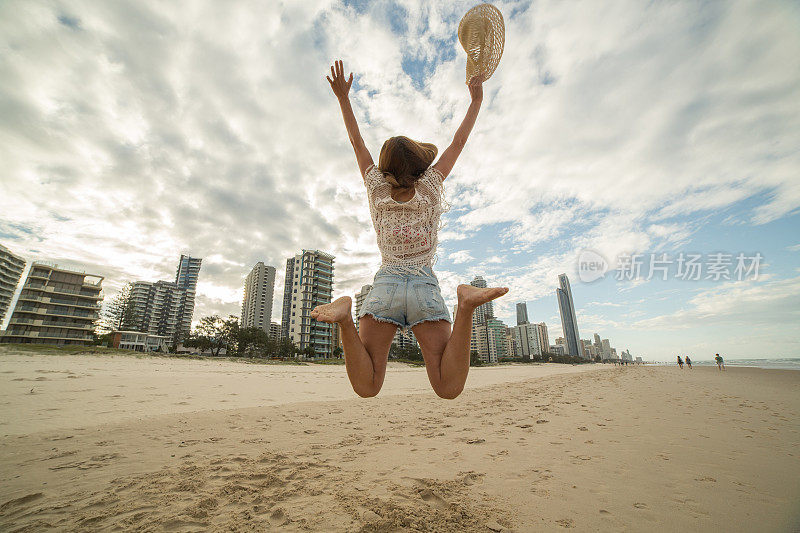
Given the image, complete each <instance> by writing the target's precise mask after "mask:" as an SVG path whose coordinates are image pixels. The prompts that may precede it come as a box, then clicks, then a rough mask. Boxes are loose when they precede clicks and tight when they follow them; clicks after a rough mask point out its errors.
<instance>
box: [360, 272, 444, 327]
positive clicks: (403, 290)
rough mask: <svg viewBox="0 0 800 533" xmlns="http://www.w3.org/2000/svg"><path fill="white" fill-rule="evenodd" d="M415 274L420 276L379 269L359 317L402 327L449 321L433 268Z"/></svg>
mask: <svg viewBox="0 0 800 533" xmlns="http://www.w3.org/2000/svg"><path fill="white" fill-rule="evenodd" d="M418 274H422V275H417V274H412V273H410V272H405V273H403V272H402V271H398V270H396V269H393V268H392V267H381V268H380V269H378V272H377V273H376V274H375V279H374V280H373V283H372V290H370V292H369V295H368V296H367V298H366V300H364V303H363V304H362V306H361V311H360V312H359V313H358V318H361V317H362V316H364V315H371V316H372V317H373V318H374V319H375V320H377V321H379V322H391V323H392V324H395V325H397V326H400V327H402V328H410V327H412V326H416V325H417V324H419V323H420V322H425V321H429V320H447V321H448V322H452V320H450V313H449V312H448V310H447V305H446V304H445V303H444V298H442V292H441V290H440V289H439V280H438V279H437V278H436V274H434V273H433V269H432V268H431V267H427V266H425V267H421V269H420V271H419V273H418Z"/></svg>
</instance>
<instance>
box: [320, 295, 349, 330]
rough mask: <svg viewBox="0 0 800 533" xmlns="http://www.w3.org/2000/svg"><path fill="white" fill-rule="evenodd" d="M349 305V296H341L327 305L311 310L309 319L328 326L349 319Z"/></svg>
mask: <svg viewBox="0 0 800 533" xmlns="http://www.w3.org/2000/svg"><path fill="white" fill-rule="evenodd" d="M351 303H352V302H351V300H350V297H349V296H342V297H341V298H337V299H336V300H334V301H333V302H331V303H329V304H325V305H318V306H316V307H315V308H314V309H312V310H311V318H313V319H314V320H319V321H320V322H328V323H329V324H333V323H334V322H341V321H343V320H346V319H347V318H350V304H351Z"/></svg>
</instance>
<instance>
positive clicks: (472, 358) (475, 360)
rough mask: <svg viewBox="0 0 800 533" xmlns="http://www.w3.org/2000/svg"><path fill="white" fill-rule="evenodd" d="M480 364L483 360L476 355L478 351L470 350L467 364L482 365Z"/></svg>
mask: <svg viewBox="0 0 800 533" xmlns="http://www.w3.org/2000/svg"><path fill="white" fill-rule="evenodd" d="M482 365H483V361H481V358H480V357H479V356H478V352H477V351H476V350H472V352H471V353H470V354H469V366H482Z"/></svg>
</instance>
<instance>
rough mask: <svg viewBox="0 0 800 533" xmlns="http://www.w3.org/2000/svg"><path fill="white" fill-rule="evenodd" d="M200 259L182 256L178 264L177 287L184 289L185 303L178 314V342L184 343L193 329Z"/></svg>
mask: <svg viewBox="0 0 800 533" xmlns="http://www.w3.org/2000/svg"><path fill="white" fill-rule="evenodd" d="M202 261H203V260H202V259H200V258H199V257H189V256H188V255H184V254H181V259H180V261H179V262H178V272H177V273H176V274H175V285H177V287H178V288H179V289H183V291H184V294H183V301H182V302H181V306H180V311H179V313H178V332H177V339H176V340H177V342H183V341H184V340H185V339H186V337H187V336H188V335H189V332H190V331H191V329H192V315H193V314H194V297H195V293H196V291H197V278H198V276H199V274H200V263H201V262H202Z"/></svg>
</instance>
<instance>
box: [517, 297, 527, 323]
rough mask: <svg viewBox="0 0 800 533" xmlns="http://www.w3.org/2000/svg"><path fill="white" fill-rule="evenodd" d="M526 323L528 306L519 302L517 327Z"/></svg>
mask: <svg viewBox="0 0 800 533" xmlns="http://www.w3.org/2000/svg"><path fill="white" fill-rule="evenodd" d="M527 323H528V304H526V303H525V302H519V303H518V304H517V325H518V326H519V325H522V324H527Z"/></svg>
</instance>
